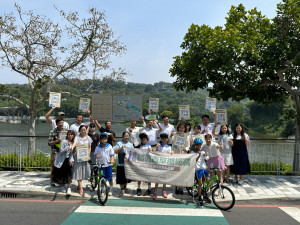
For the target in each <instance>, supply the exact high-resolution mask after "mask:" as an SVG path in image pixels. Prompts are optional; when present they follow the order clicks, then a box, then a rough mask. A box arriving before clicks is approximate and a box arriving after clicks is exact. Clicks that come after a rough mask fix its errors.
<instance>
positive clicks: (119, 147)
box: [114, 131, 133, 197]
mask: <svg viewBox="0 0 300 225" xmlns="http://www.w3.org/2000/svg"><path fill="white" fill-rule="evenodd" d="M129 138H130V133H129V132H127V131H125V132H123V134H122V141H119V142H118V143H117V144H116V146H115V147H114V150H115V154H118V161H117V184H120V189H121V192H120V197H122V196H123V194H124V192H125V193H127V192H128V189H127V188H126V184H127V183H130V181H129V180H127V179H126V176H125V169H124V159H125V154H126V152H125V149H124V148H133V144H132V143H130V142H129Z"/></svg>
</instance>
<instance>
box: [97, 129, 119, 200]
mask: <svg viewBox="0 0 300 225" xmlns="http://www.w3.org/2000/svg"><path fill="white" fill-rule="evenodd" d="M107 140H108V134H107V133H101V134H100V144H99V145H98V146H97V147H96V149H95V152H94V156H95V158H96V162H97V164H98V167H99V172H100V173H101V171H100V166H101V165H102V170H103V176H104V177H105V178H106V180H108V181H109V184H110V188H109V193H108V195H112V193H111V187H112V186H113V181H112V164H113V162H114V155H115V153H114V150H113V148H112V146H111V145H110V144H108V143H107Z"/></svg>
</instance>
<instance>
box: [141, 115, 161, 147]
mask: <svg viewBox="0 0 300 225" xmlns="http://www.w3.org/2000/svg"><path fill="white" fill-rule="evenodd" d="M154 124H155V125H156V126H158V127H159V128H155V127H154ZM161 131H162V127H161V125H160V124H158V123H157V120H154V121H153V120H149V121H148V127H144V128H143V129H142V130H140V133H145V134H147V136H148V143H147V144H149V145H151V147H152V148H156V144H157V136H158V134H159V133H160V132H161Z"/></svg>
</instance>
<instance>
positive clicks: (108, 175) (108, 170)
mask: <svg viewBox="0 0 300 225" xmlns="http://www.w3.org/2000/svg"><path fill="white" fill-rule="evenodd" d="M102 170H103V176H104V177H105V179H106V180H108V181H109V182H111V181H112V166H108V167H102ZM100 172H101V169H100V168H99V173H100Z"/></svg>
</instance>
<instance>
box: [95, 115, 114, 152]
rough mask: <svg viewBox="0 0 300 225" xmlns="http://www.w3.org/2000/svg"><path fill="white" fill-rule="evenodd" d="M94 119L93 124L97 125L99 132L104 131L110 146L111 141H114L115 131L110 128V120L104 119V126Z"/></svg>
mask: <svg viewBox="0 0 300 225" xmlns="http://www.w3.org/2000/svg"><path fill="white" fill-rule="evenodd" d="M94 121H95V124H96V125H97V127H98V129H99V131H100V134H101V133H104V132H106V133H107V134H108V140H107V143H109V144H110V145H111V146H113V142H116V140H117V139H116V134H115V132H113V131H112V129H111V122H110V121H106V122H105V128H104V127H102V126H101V125H100V124H99V122H98V120H94Z"/></svg>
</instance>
